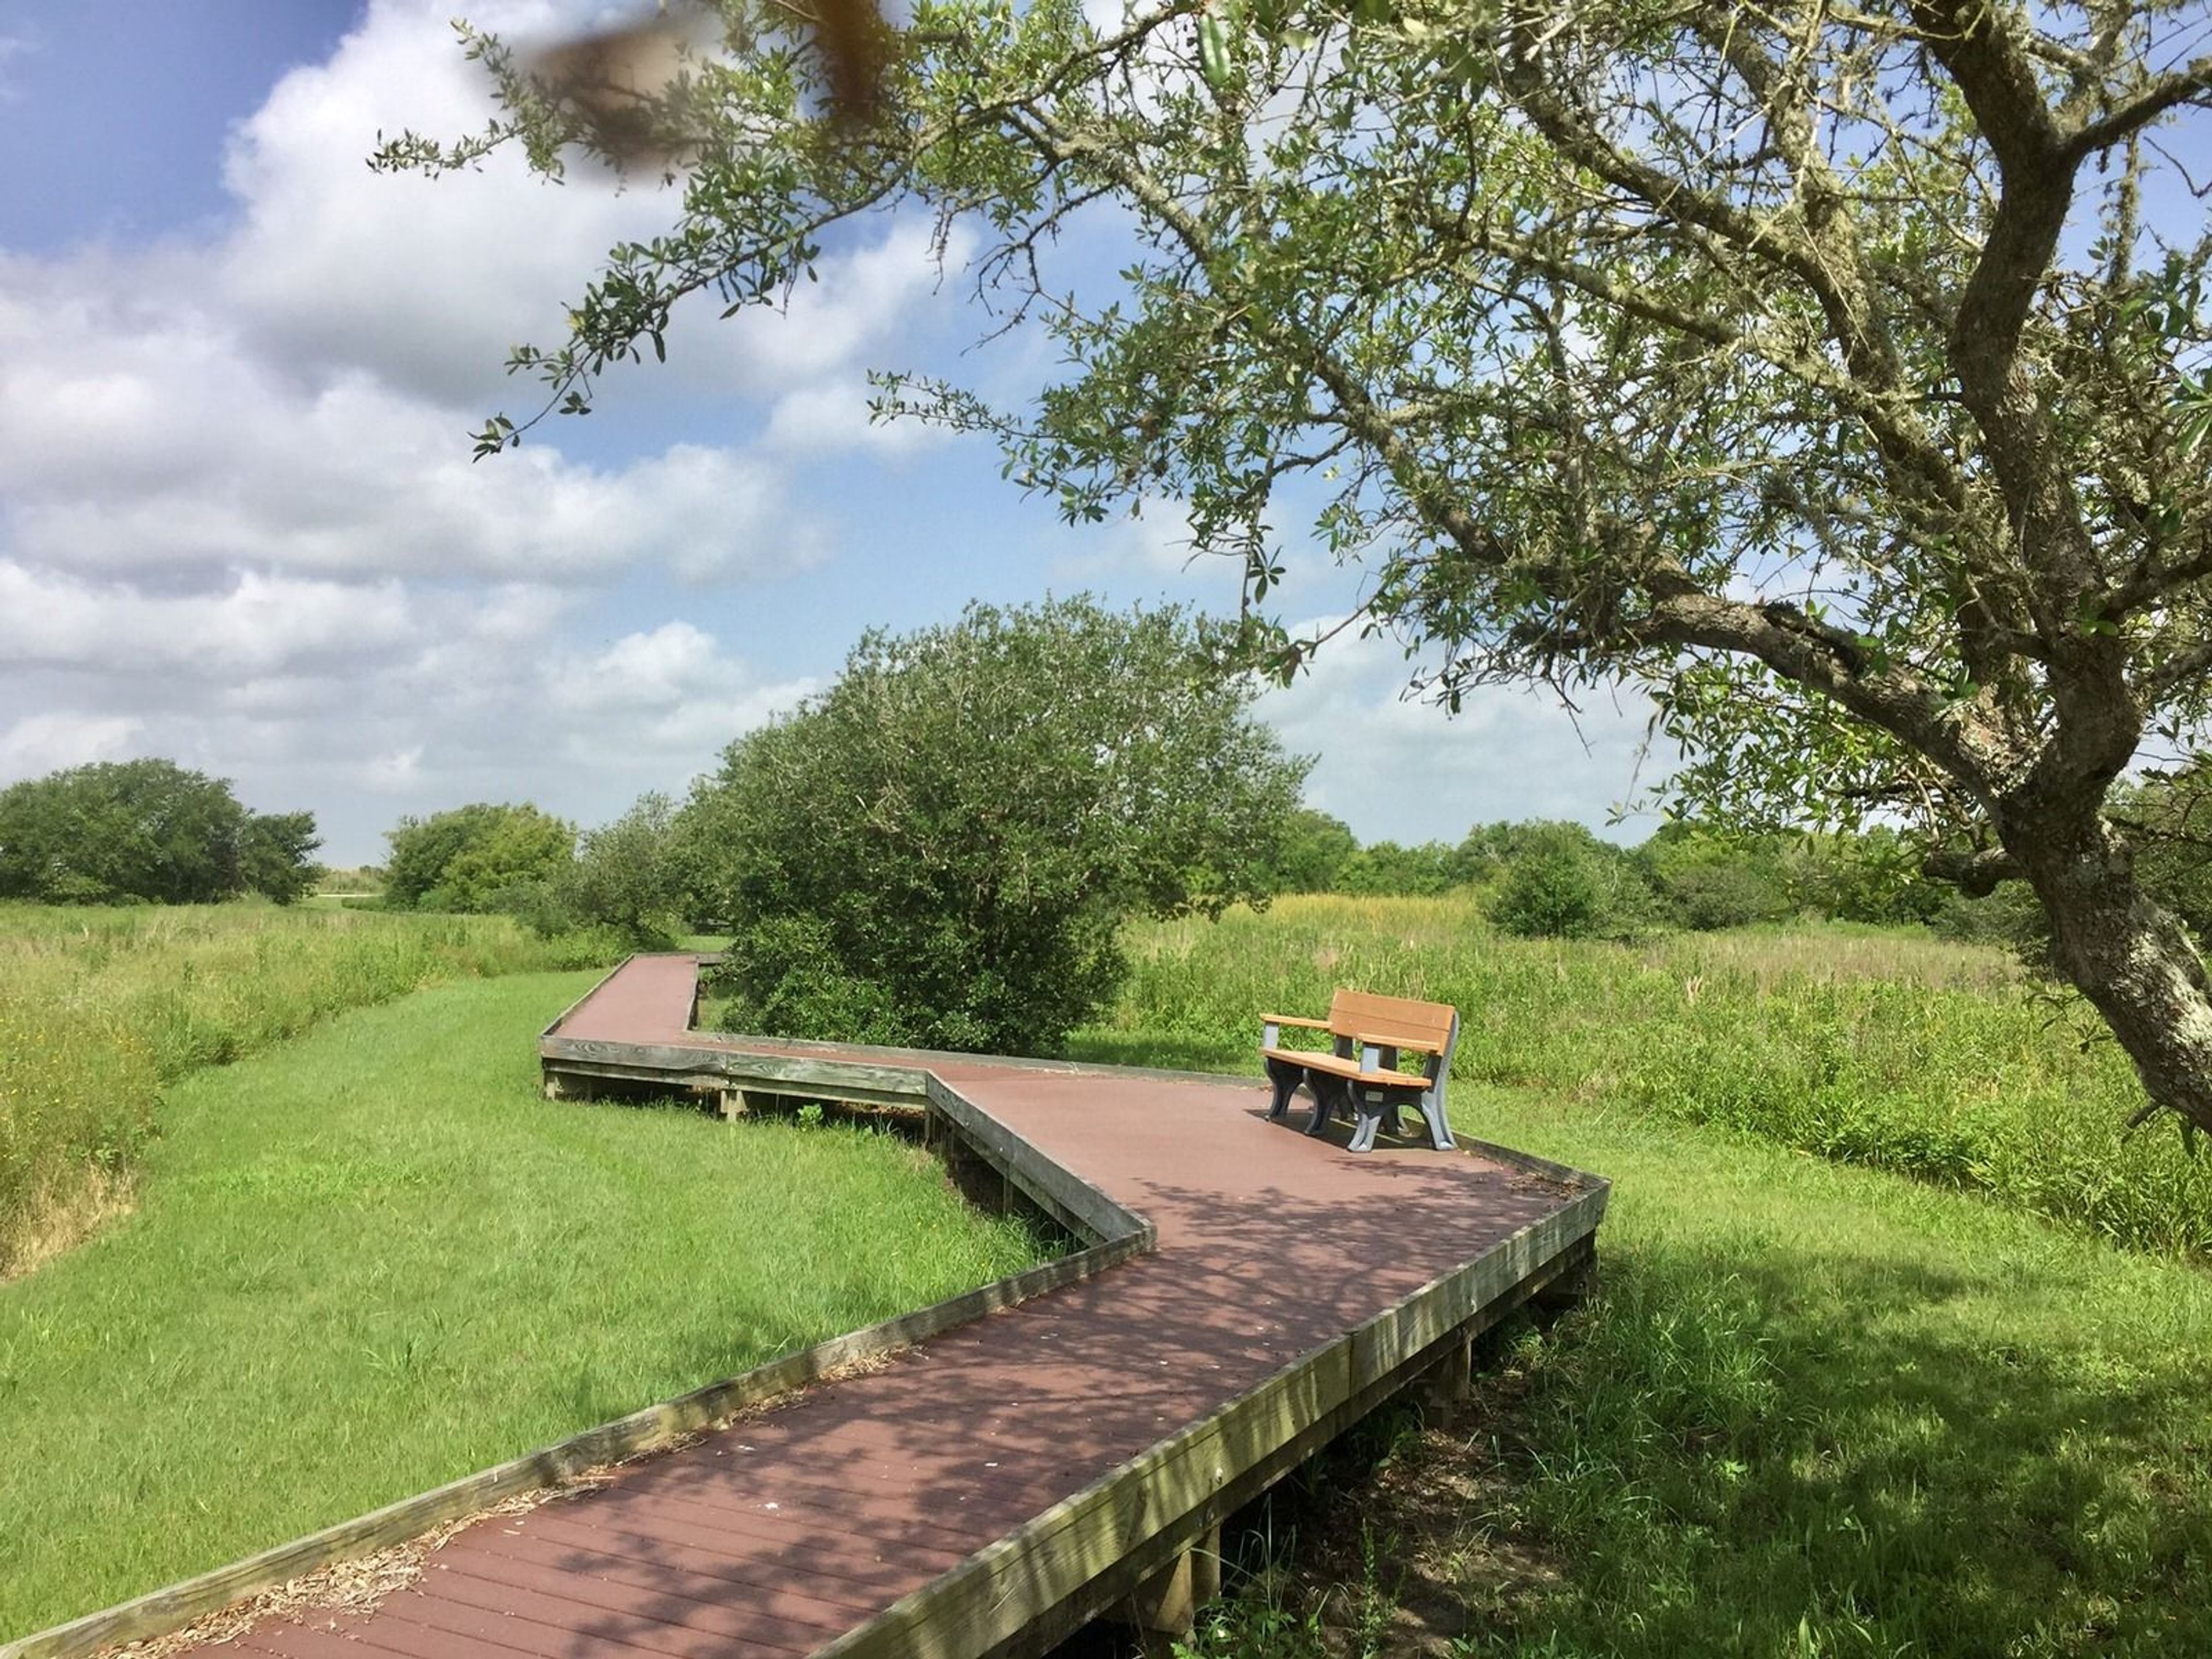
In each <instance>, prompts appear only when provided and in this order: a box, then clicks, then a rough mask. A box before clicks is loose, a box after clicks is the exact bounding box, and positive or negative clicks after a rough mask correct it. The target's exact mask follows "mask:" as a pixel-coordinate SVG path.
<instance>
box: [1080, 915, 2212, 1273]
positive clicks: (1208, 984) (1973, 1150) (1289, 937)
mask: <svg viewBox="0 0 2212 1659" xmlns="http://www.w3.org/2000/svg"><path fill="white" fill-rule="evenodd" d="M1130 947H1131V950H1132V954H1133V957H1134V960H1135V973H1134V974H1133V977H1132V979H1131V981H1130V984H1129V986H1128V987H1127V990H1126V991H1125V993H1124V994H1123V996H1122V997H1121V1001H1120V1002H1119V1004H1118V1005H1117V1006H1115V1009H1114V1010H1113V1011H1112V1012H1111V1014H1110V1016H1109V1018H1108V1019H1106V1020H1105V1021H1104V1022H1103V1023H1102V1024H1100V1025H1098V1026H1097V1027H1094V1028H1092V1029H1091V1030H1086V1031H1085V1032H1083V1033H1081V1034H1079V1037H1078V1038H1077V1041H1076V1043H1075V1045H1074V1052H1076V1053H1078V1054H1083V1055H1087V1056H1089V1057H1091V1058H1096V1059H1106V1060H1113V1059H1128V1060H1137V1059H1139V1057H1143V1058H1146V1059H1149V1060H1150V1061H1151V1062H1152V1063H1154V1064H1168V1065H1187V1066H1199V1067H1202V1068H1208V1069H1227V1070H1237V1071H1245V1072H1254V1071H1256V1070H1257V1069H1258V1060H1257V1058H1256V1054H1255V1047H1256V1043H1257V1041H1258V1038H1257V1035H1256V1033H1257V1026H1256V1024H1255V1019H1254V1015H1255V1013H1256V1012H1259V1011H1260V1010H1261V1009H1263V1008H1272V1009H1275V1010H1278V1011H1279V1012H1284V1013H1297V1012H1305V1011H1309V1010H1310V1011H1312V1012H1324V1011H1326V1009H1327V1007H1328V997H1329V992H1330V990H1331V989H1332V988H1333V987H1335V986H1337V985H1357V986H1358V987H1362V988H1363V989H1366V990H1373V991H1384V992H1395V993H1398V994H1405V995H1413V996H1421V997H1425V998H1429V999H1431V1000H1436V1001H1440V1002H1449V1003H1452V1004H1455V1006H1458V1008H1459V1009H1460V1010H1461V1012H1462V1019H1463V1021H1464V1026H1465V1029H1464V1034H1463V1035H1462V1039H1461V1042H1460V1048H1459V1053H1458V1055H1457V1058H1456V1061H1455V1065H1454V1066H1453V1076H1454V1078H1455V1079H1461V1080H1464V1081H1465V1082H1468V1083H1483V1084H1490V1085H1498V1086H1500V1087H1504V1088H1508V1089H1516V1090H1528V1091H1537V1092H1541V1093H1542V1094H1545V1095H1547V1096H1549V1097H1566V1098H1569V1099H1571V1100H1573V1101H1576V1102H1578V1103H1587V1104H1589V1105H1591V1106H1593V1107H1597V1108H1601V1109H1613V1110H1619V1111H1622V1112H1627V1113H1631V1114H1634V1115H1638V1116H1640V1117H1644V1118H1646V1119H1657V1120H1665V1121H1674V1122H1682V1123H1705V1124H1713V1125H1717V1126H1720V1127H1728V1128H1732V1129H1737V1130H1741V1131H1743V1132H1746V1133H1751V1134H1755V1135H1758V1136H1760V1137H1762V1138H1764V1139H1770V1140H1772V1141H1774V1142H1776V1143H1778V1144H1779V1145H1781V1146H1787V1147H1790V1148H1792V1149H1794V1150H1796V1151H1801V1152H1814V1153H1818V1154H1819V1155H1820V1156H1822V1157H1824V1158H1832V1159H1835V1160H1837V1161H1839V1162H1844V1163H1852V1164H1869V1165H1872V1166H1875V1167H1877V1168H1881V1169H1888V1170H1899V1171H1900V1172H1903V1173H1905V1174H1908V1175H1911V1176H1916V1177H1917V1178H1919V1179H1921V1180H1924V1181H1928V1182H1934V1183H1936V1184H1938V1185H1942V1186H1949V1187H1954V1188H1962V1189H1968V1190H1973V1191H1978V1192H1981V1193H1984V1194H1989V1195H1990V1196H1991V1197H1993V1198H1996V1199H1997V1200H2001V1201H2002V1202H2004V1203H2007V1204H2009V1205H2014V1206H2018V1207H2019V1208H2021V1209H2024V1210H2027V1211H2029V1212H2032V1213H2034V1214H2038V1215H2041V1216H2045V1217H2046V1218H2051V1219H2054V1220H2058V1221H2062V1222H2063V1223H2065V1224H2066V1225H2070V1226H2078V1227H2081V1228H2085V1229H2087V1230H2088V1231H2092V1232H2094V1233H2096V1234H2098V1235H2100V1237H2106V1238H2109V1239H2111V1240H2113V1241H2115V1242H2117V1243H2123V1244H2126V1245H2129V1246H2131V1247H2134V1248H2139V1249H2148V1250H2153V1251H2167V1252H2173V1253H2179V1254H2185V1255H2192V1256H2195V1257H2197V1258H2199V1259H2203V1258H2204V1257H2206V1256H2208V1255H2212V1158H2204V1159H2192V1158H2190V1157H2188V1156H2187V1155H2186V1154H2185V1152H2183V1151H2182V1149H2181V1147H2180V1146H2179V1138H2178V1137H2177V1136H2176V1135H2174V1134H2173V1133H2172V1132H2171V1131H2170V1130H2167V1129H2165V1128H2163V1127H2154V1128H2149V1129H2146V1130H2144V1131H2142V1132H2139V1133H2136V1134H2133V1135H2127V1134H2124V1133H2123V1125H2124V1121H2125V1118H2126V1116H2127V1115H2128V1113H2129V1112H2130V1110H2132V1109H2133V1108H2134V1106H2135V1105H2136V1103H2138V1102H2139V1101H2140V1098H2141V1097H2140V1093H2139V1091H2138V1090H2137V1085H2136V1083H2135V1081H2134V1076H2133V1073H2132V1072H2131V1071H2130V1068H2129V1066H2128V1063H2127V1061H2126V1060H2125V1058H2124V1056H2123V1055H2122V1054H2120V1053H2119V1051H2118V1049H2117V1048H2115V1047H2113V1046H2112V1044H2111V1043H2110V1042H2090V1043H2089V1045H2088V1046H2087V1048H2084V1047H2083V1046H2082V1042H2081V1037H2082V1036H2085V1035H2087V1034H2088V1033H2089V1032H2090V1030H2091V1028H2089V1027H2087V1026H2086V1025H2083V1024H2081V1023H2080V1022H2079V1021H2078V1019H2077V1018H2073V1017H2069V1016H2067V1015H2064V1014H2063V1013H2061V1012H2058V1011H2057V1010H2055V1009H2054V1008H2053V1007H2052V1006H2050V1005H2049V1004H2048V1003H2047V1002H2042V1001H2039V1000H2036V999H2034V998H2032V997H2030V996H2029V995H2027V994H2026V991H2025V988H2024V987H2022V986H2021V984H2020V983H2019V982H2018V981H2017V976H2016V971H2015V969H2014V968H2013V966H2012V965H2011V963H2010V962H2009V960H2008V958H2007V957H2004V956H2003V955H2002V953H2000V952H1998V951H1994V950H1991V949H1989V948H1987V947H1983V946H1978V945H1950V944H1945V943H1943V942H1942V941H1940V940H1936V939H1930V938H1928V937H1926V936H1921V935H1915V934H1913V933H1905V932H1893V931H1875V930H1872V929H1861V928H1852V927H1847V926H1840V925H1828V926H1823V927H1806V928H1802V929H1796V930H1790V931H1774V932H1747V933H1727V934H1695V933H1692V934H1682V935H1677V936H1674V937H1672V938H1668V939H1662V940H1660V941H1657V942H1656V943H1653V944H1650V945H1607V944H1571V945H1570V944H1559V943H1551V942H1545V941H1533V940H1523V939H1506V938H1503V937H1500V936H1498V935H1497V934H1494V933H1492V932H1491V931H1490V930H1489V928H1488V927H1487V926H1486V924H1485V923H1484V921H1482V919H1481V916H1480V911H1479V910H1478V909H1477V908H1476V907H1475V905H1474V902H1472V901H1468V900H1464V899H1458V898H1445V899H1355V898H1341V897H1309V898H1286V899H1282V900H1279V901H1278V902H1276V904H1275V905H1274V906H1273V908H1272V909H1270V910H1269V911H1268V912H1267V913H1266V914H1265V915H1258V916H1255V915H1252V914H1251V913H1250V912H1249V911H1233V912H1231V914H1230V915H1228V916H1226V917H1225V918H1224V919H1223V920H1222V921H1221V922H1219V923H1218V924H1212V925H1209V924H1207V923H1205V922H1203V921H1188V922H1177V923H1171V924H1166V925H1163V926H1159V927H1150V928H1143V929H1139V930H1137V931H1135V932H1134V933H1133V934H1132V936H1131V939H1130Z"/></svg>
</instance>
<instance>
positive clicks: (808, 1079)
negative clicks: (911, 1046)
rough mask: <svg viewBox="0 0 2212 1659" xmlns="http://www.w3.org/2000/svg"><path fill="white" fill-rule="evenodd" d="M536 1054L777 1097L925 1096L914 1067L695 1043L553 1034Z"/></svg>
mask: <svg viewBox="0 0 2212 1659" xmlns="http://www.w3.org/2000/svg"><path fill="white" fill-rule="evenodd" d="M538 1058H539V1059H540V1060H542V1061H546V1062H556V1061H557V1062H581V1063H584V1064H586V1065H597V1066H625V1067H629V1068H632V1069H635V1070H641V1071H646V1072H669V1073H684V1074H685V1075H687V1076H689V1075H695V1074H703V1073H713V1074H714V1075H717V1076H720V1077H726V1078H731V1079H738V1080H741V1081H745V1082H752V1083H758V1084H761V1085H764V1086H771V1092H774V1093H777V1094H787V1095H803V1094H806V1093H809V1092H810V1091H811V1092H819V1093H821V1094H823V1096H824V1097H827V1098H831V1099H835V1098H836V1097H837V1091H838V1090H840V1089H859V1090H863V1091H867V1097H869V1098H873V1097H889V1098H892V1099H901V1100H914V1101H917V1102H918V1101H921V1100H922V1099H924V1098H926V1097H927V1094H928V1087H927V1073H924V1072H923V1071H921V1069H920V1068H918V1067H912V1066H883V1065H876V1064H872V1063H870V1062H867V1061H862V1060H828V1059H816V1058H814V1057H812V1056H811V1055H799V1054H747V1053H743V1052H740V1051H738V1050H735V1049H723V1048H710V1047H708V1046H706V1045H704V1044H700V1043H688V1042H686V1043H659V1042H606V1041H605V1040H602V1039H599V1038H596V1037H568V1036H558V1035H554V1036H546V1037H544V1038H541V1039H540V1040H539V1042H538Z"/></svg>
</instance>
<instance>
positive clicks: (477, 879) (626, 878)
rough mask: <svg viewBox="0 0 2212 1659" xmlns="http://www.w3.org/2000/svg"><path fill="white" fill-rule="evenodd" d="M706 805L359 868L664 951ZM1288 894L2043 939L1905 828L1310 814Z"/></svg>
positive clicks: (707, 911)
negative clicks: (1458, 835)
mask: <svg viewBox="0 0 2212 1659" xmlns="http://www.w3.org/2000/svg"><path fill="white" fill-rule="evenodd" d="M703 838H704V832H703V831H702V827H701V824H700V823H699V820H698V817H697V814H696V808H678V806H677V805H675V804H674V803H673V802H671V801H670V800H669V799H667V798H666V797H665V796H661V795H648V796H647V797H645V798H644V799H641V801H639V802H638V804H637V805H635V806H633V807H632V808H631V809H630V811H629V812H627V813H625V814H624V815H623V817H620V818H618V819H617V820H615V821H614V822H613V823H610V824H608V825H605V826H604V827H602V828H600V829H594V830H589V831H584V832H579V831H578V829H576V827H575V826H574V825H573V824H571V823H568V822H566V821H565V820H563V819H562V818H559V817H555V816H554V815H552V814H551V813H549V812H546V811H544V810H542V809H541V808H539V807H537V806H535V805H530V804H529V803H526V802H525V803H519V804H507V803H502V804H493V803H488V802H477V803H472V804H471V805H466V806H461V807H456V808H454V809H453V810H452V811H445V812H440V813H436V814H434V815H432V816H430V817H423V818H406V819H403V820H402V821H401V822H400V823H399V824H398V826H397V827H396V828H394V829H392V830H390V831H389V832H387V839H388V840H389V841H390V842H391V846H392V857H391V860H390V862H389V863H388V864H387V865H386V866H385V868H384V869H382V870H380V871H362V872H357V874H358V875H359V876H360V877H361V878H363V879H372V880H375V881H379V882H380V883H381V884H382V885H383V888H384V894H383V896H382V898H381V899H380V901H376V902H380V903H383V904H387V905H390V906H391V907H392V908H403V909H425V910H454V911H506V912H507V913H509V914H512V915H517V916H519V917H520V918H521V919H522V920H523V921H526V922H527V923H529V924H531V925H532V926H533V927H536V928H537V929H538V931H540V932H541V933H554V932H563V931H569V930H573V929H575V928H579V927H607V928H609V929H611V930H612V931H613V932H616V933H620V934H622V935H623V937H624V939H627V940H628V941H629V942H630V943H633V944H637V945H665V944H666V943H667V942H668V941H669V940H670V939H673V938H674V937H676V936H678V934H681V933H687V932H692V931H707V930H710V929H711V928H713V927H715V926H716V925H718V924H721V923H725V922H726V921H728V920H729V919H728V918H726V917H725V916H723V915H720V913H719V911H718V910H717V908H716V903H715V901H714V898H713V897H712V896H710V894H711V891H712V884H711V882H710V881H708V880H707V879H705V878H703V875H702V872H704V870H705V869H706V868H707V867H708V866H710V865H711V864H712V861H713V860H712V850H711V848H710V847H708V846H707V845H703V844H702V839H703ZM1268 877H1269V878H1268V880H1267V883H1266V884H1265V885H1267V887H1268V888H1270V889H1271V890H1273V891H1276V892H1281V893H1346V894H1355V895H1359V894H1365V895H1374V896H1407V897H1425V896H1435V895H1439V894H1443V893H1448V892H1452V891H1456V890H1473V891H1475V892H1477V893H1479V894H1480V896H1482V898H1483V900H1484V905H1485V908H1486V912H1487V914H1488V915H1489V916H1490V918H1491V920H1492V921H1493V922H1494V923H1495V924H1496V925H1497V926H1498V927H1500V928H1501V929H1503V930H1504V931H1505V932H1507V933H1516V934H1520V935H1522V936H1525V937H1531V938H1536V937H1553V938H1563V939H1635V938H1641V937H1648V936H1650V935H1652V934H1655V933H1667V932H1672V931H1675V930H1680V929H1694V930H1700V931H1710V930H1714V929H1719V928H1726V927H1750V926H1755V925H1757V924H1759V923H1771V922H1779V921H1790V920H1792V919H1795V918H1807V919H1825V920H1831V921H1858V922H1869V923H1875V924H1886V925H1899V924H1920V925H1923V926H1927V927H1933V928H1935V929H1936V931H1938V932H1939V933H1944V934H1947V935H1948V936H1950V937H1954V938H1962V939H1988V940H1990V941H1993V942H2007V943H2016V942H2019V941H2020V939H2021V938H2022V936H2023V934H2024V933H2029V932H2032V931H2033V928H2032V921H2033V916H2034V915H2035V911H2034V905H2033V899H2032V898H2031V897H2030V896H2028V895H2027V893H2026V892H2025V891H2024V890H2011V891H2001V892H1999V893H1998V894H1996V895H1995V896H1991V897H1990V898H1986V899H1969V898H1966V896H1963V895H1961V894H1960V892H1959V891H1958V890H1956V889H1955V888H1954V887H1952V886H1950V885H1948V884H1945V883H1942V882H1940V881H1935V880H1931V879H1929V878H1927V877H1925V876H1923V874H1922V873H1921V870H1920V855H1919V854H1918V852H1917V850H1916V849H1915V848H1913V846H1912V845H1911V843H1910V842H1907V841H1906V840H1905V838H1903V837H1901V836H1899V835H1898V834H1897V833H1896V832H1894V831H1893V830H1890V829H1869V830H1865V831H1863V832H1860V833H1857V834H1814V833H1809V832H1806V833H1790V834H1776V835H1765V836H1736V835H1726V834H1720V833H1717V832H1714V831H1712V830H1710V829H1700V828H1699V827H1697V826H1694V825H1691V824H1686V823H1669V824H1668V825H1665V826H1664V827H1662V829H1659V830H1658V832H1657V833H1656V834H1655V835H1653V836H1650V838H1649V839H1647V840H1646V841H1645V842H1644V843H1643V844H1642V845H1640V846H1636V847H1622V846H1620V845H1617V844H1615V843H1613V842H1608V841H1605V840H1603V839H1601V838H1600V837H1599V836H1595V835H1594V834H1593V833H1592V832H1591V831H1590V830H1589V829H1585V828H1584V827H1583V825H1581V824H1578V823H1553V822H1541V821H1540V822H1528V823H1489V824H1481V825H1478V826H1477V827H1475V828H1474V829H1470V830H1469V831H1468V834H1467V835H1466V836H1465V837H1463V838H1462V840H1460V841H1459V842H1456V843H1454V842H1442V841H1432V842H1421V843H1419V844H1418V845H1415V846H1401V844H1399V843H1398V842H1389V841H1382V842H1371V843H1370V844H1368V845H1365V846H1362V845H1361V844H1360V843H1359V842H1358V838H1357V837H1356V836H1353V834H1352V831H1351V829H1349V828H1347V827H1346V825H1345V824H1344V823H1342V822H1341V821H1340V820H1339V819H1337V818H1334V817H1330V816H1329V815H1328V814H1327V813H1325V812H1320V811H1314V810H1312V809H1310V808H1301V809H1300V810H1298V811H1296V812H1294V813H1292V814H1291V817H1290V818H1289V820H1288V822H1287V823H1285V825H1284V828H1283V835H1282V838H1281V842H1280V844H1279V848H1278V850H1277V853H1276V854H1275V856H1274V858H1273V860H1272V863H1271V865H1270V866H1269V870H1268Z"/></svg>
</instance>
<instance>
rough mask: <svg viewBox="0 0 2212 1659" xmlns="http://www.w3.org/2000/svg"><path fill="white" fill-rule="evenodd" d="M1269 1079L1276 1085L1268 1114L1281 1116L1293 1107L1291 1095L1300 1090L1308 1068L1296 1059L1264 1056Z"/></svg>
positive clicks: (1274, 1116)
mask: <svg viewBox="0 0 2212 1659" xmlns="http://www.w3.org/2000/svg"><path fill="white" fill-rule="evenodd" d="M1264 1058H1265V1060H1266V1061H1267V1080H1268V1081H1269V1082H1271V1083H1273V1085H1275V1095H1274V1098H1273V1100H1271V1101H1269V1102H1268V1103H1267V1115H1268V1116H1269V1117H1273V1118H1279V1117H1282V1116H1284V1115H1285V1114H1287V1113H1288V1112H1289V1111H1290V1109H1291V1096H1292V1095H1294V1094H1296V1093H1297V1091H1298V1085H1300V1084H1301V1083H1304V1081H1305V1080H1306V1068H1305V1067H1304V1066H1301V1065H1299V1064H1298V1063H1297V1061H1296V1060H1278V1059H1276V1058H1275V1056H1274V1055H1273V1054H1268V1055H1266V1056H1264Z"/></svg>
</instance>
